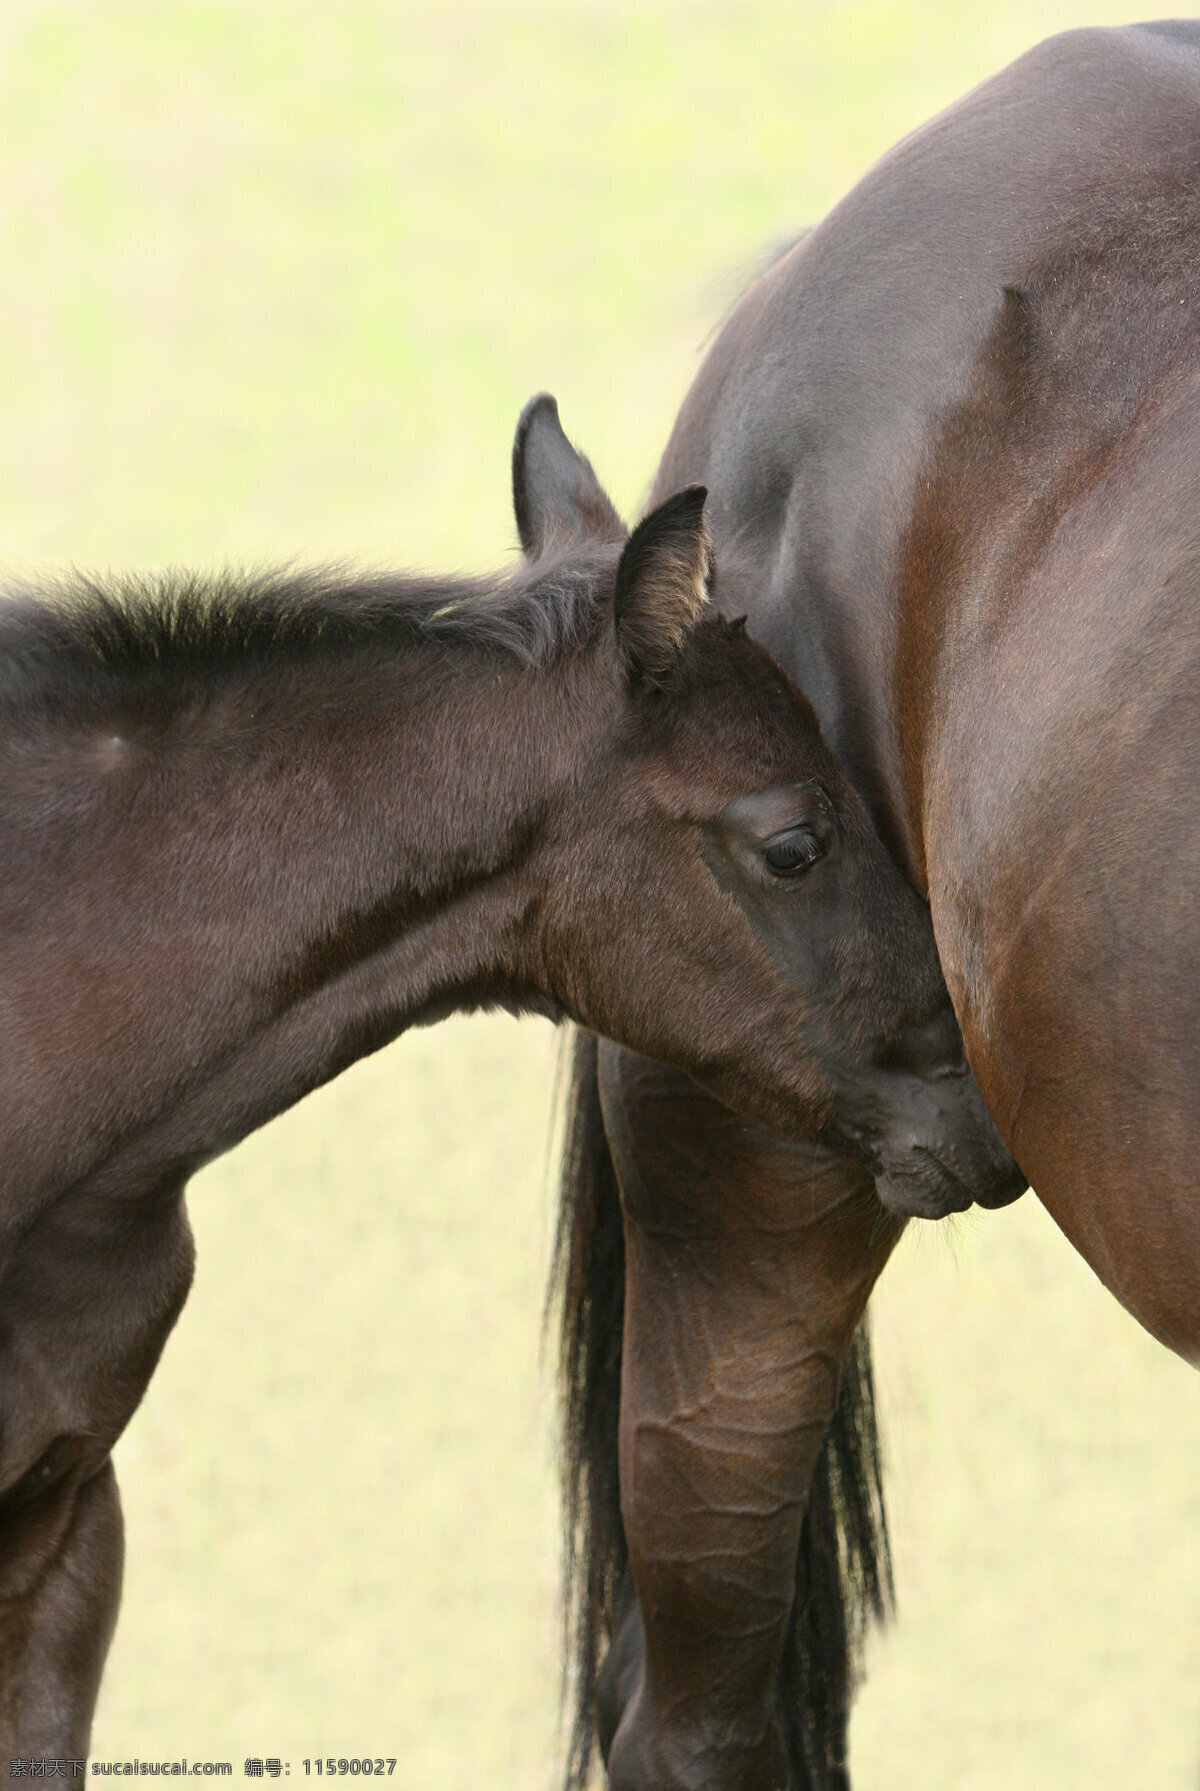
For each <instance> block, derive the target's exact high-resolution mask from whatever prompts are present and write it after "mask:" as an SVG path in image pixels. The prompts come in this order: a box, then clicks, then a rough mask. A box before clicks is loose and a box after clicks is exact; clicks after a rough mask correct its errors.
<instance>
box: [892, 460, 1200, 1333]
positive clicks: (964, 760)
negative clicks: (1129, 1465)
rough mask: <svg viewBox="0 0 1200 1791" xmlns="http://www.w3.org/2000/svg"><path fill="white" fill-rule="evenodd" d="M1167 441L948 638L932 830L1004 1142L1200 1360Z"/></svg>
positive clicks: (1189, 851) (1194, 1092)
mask: <svg viewBox="0 0 1200 1791" xmlns="http://www.w3.org/2000/svg"><path fill="white" fill-rule="evenodd" d="M1173 439H1174V438H1173V437H1172V436H1171V435H1170V434H1168V436H1166V437H1165V438H1164V439H1163V441H1162V442H1160V444H1159V451H1158V452H1157V453H1152V454H1150V455H1148V456H1147V459H1146V464H1145V465H1143V466H1141V467H1134V468H1132V469H1131V468H1129V467H1127V468H1126V469H1125V474H1124V479H1125V483H1124V487H1123V490H1122V491H1121V493H1120V501H1119V502H1117V503H1114V501H1113V493H1112V492H1111V491H1108V492H1105V491H1102V490H1099V489H1098V490H1097V491H1096V493H1095V494H1094V502H1093V500H1089V502H1090V503H1092V504H1093V508H1092V511H1091V513H1090V514H1089V512H1088V508H1087V506H1086V505H1085V506H1081V508H1080V509H1079V510H1078V511H1077V512H1076V513H1075V514H1074V515H1073V516H1072V518H1071V521H1070V526H1069V527H1067V528H1064V529H1062V530H1061V531H1060V534H1059V539H1057V540H1056V541H1055V542H1053V543H1051V545H1050V547H1049V549H1048V551H1047V552H1046V553H1045V554H1044V555H1043V556H1042V557H1041V558H1040V560H1039V562H1038V564H1037V565H1036V566H1035V567H1034V568H1033V570H1032V571H1031V572H1030V574H1029V576H1028V579H1027V582H1026V584H1025V585H1024V587H1023V588H1022V589H1021V590H1020V591H1019V592H1015V593H1014V592H1009V593H1008V594H1007V595H1006V596H1005V598H1004V613H1005V615H1006V616H1007V617H1008V618H1009V620H1008V621H1007V622H1005V623H1004V624H1003V625H1002V626H999V627H998V628H996V629H995V631H994V632H993V633H992V635H991V636H990V638H989V640H988V645H987V649H986V651H980V652H979V653H978V655H976V657H975V660H974V662H973V663H972V661H971V657H970V655H969V653H967V652H965V651H964V650H963V642H962V641H961V640H960V641H959V642H958V651H957V652H955V653H953V654H952V655H951V656H950V661H949V662H948V663H952V664H953V670H954V682H953V687H950V686H947V688H946V689H945V691H944V693H943V694H944V711H945V717H946V719H945V723H944V726H943V729H942V732H941V735H940V738H939V741H938V743H937V748H936V750H935V751H934V752H933V753H932V754H931V755H930V757H929V759H928V760H927V763H926V782H925V816H924V830H925V842H926V848H927V863H928V871H929V887H930V899H931V903H932V908H933V917H934V925H935V930H936V932H937V937H938V945H939V950H940V952H941V955H942V961H943V967H944V969H945V971H946V976H947V981H948V984H949V987H950V991H951V995H952V997H953V999H954V1002H955V1005H956V1007H957V1009H958V1012H959V1016H960V1019H961V1021H962V1023H963V1031H964V1036H965V1038H966V1040H967V1048H968V1053H969V1056H970V1059H971V1063H972V1067H973V1068H974V1070H975V1073H976V1076H977V1077H978V1080H979V1082H980V1084H981V1086H982V1088H983V1090H984V1093H985V1095H986V1097H987V1099H988V1103H989V1105H990V1107H991V1109H992V1112H993V1114H994V1116H995V1118H996V1120H997V1123H998V1124H999V1126H1000V1129H1001V1131H1002V1132H1003V1134H1004V1136H1005V1139H1006V1141H1007V1143H1008V1145H1009V1147H1010V1149H1011V1150H1012V1151H1013V1154H1014V1156H1015V1157H1016V1159H1017V1161H1018V1162H1019V1163H1020V1165H1021V1167H1022V1169H1023V1170H1024V1171H1025V1173H1026V1174H1027V1175H1028V1177H1029V1179H1030V1182H1031V1184H1032V1185H1033V1187H1034V1188H1035V1189H1036V1190H1037V1192H1038V1194H1039V1196H1040V1197H1041V1199H1042V1200H1043V1201H1044V1202H1045V1204H1046V1205H1047V1206H1048V1207H1049V1209H1050V1211H1051V1212H1052V1213H1053V1215H1054V1217H1055V1218H1056V1219H1057V1221H1058V1222H1059V1224H1060V1225H1061V1226H1062V1228H1063V1229H1064V1231H1066V1233H1067V1234H1068V1236H1069V1237H1071V1239H1072V1240H1073V1242H1074V1243H1075V1244H1076V1246H1077V1247H1078V1248H1079V1249H1080V1250H1081V1252H1082V1253H1083V1254H1084V1256H1085V1257H1087V1259H1088V1261H1089V1262H1090V1263H1091V1264H1092V1266H1093V1267H1094V1268H1095V1270H1096V1271H1097V1273H1098V1274H1099V1275H1100V1276H1101V1277H1102V1278H1103V1279H1104V1281H1105V1282H1106V1283H1107V1284H1108V1286H1109V1287H1110V1288H1111V1289H1112V1290H1113V1292H1114V1293H1115V1294H1116V1295H1117V1296H1118V1298H1119V1299H1121V1300H1122V1301H1123V1303H1124V1304H1125V1305H1126V1306H1127V1307H1128V1308H1129V1309H1130V1310H1131V1311H1132V1312H1133V1313H1134V1314H1135V1315H1136V1316H1137V1317H1138V1318H1139V1319H1140V1320H1141V1321H1142V1323H1143V1324H1145V1325H1146V1326H1147V1327H1148V1329H1150V1330H1151V1331H1152V1332H1154V1333H1155V1335H1157V1336H1158V1337H1159V1338H1161V1339H1162V1341H1163V1342H1165V1343H1167V1344H1169V1345H1170V1346H1171V1347H1172V1348H1174V1349H1176V1350H1178V1351H1179V1352H1180V1353H1181V1354H1183V1355H1185V1356H1186V1357H1188V1358H1189V1359H1191V1360H1194V1361H1197V1362H1200V924H1198V923H1200V529H1198V528H1197V524H1196V523H1195V521H1194V520H1193V519H1195V518H1197V517H1200V491H1192V490H1191V487H1192V485H1193V484H1196V483H1198V481H1197V479H1196V476H1195V475H1194V473H1193V472H1192V470H1191V455H1190V452H1189V454H1188V465H1187V468H1186V469H1185V470H1183V471H1179V472H1178V476H1176V471H1177V469H1178V468H1179V465H1180V463H1179V462H1178V461H1177V460H1175V459H1173V458H1172V456H1171V454H1170V452H1169V450H1170V448H1171V446H1172V441H1173ZM1192 439H1194V437H1192Z"/></svg>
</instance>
